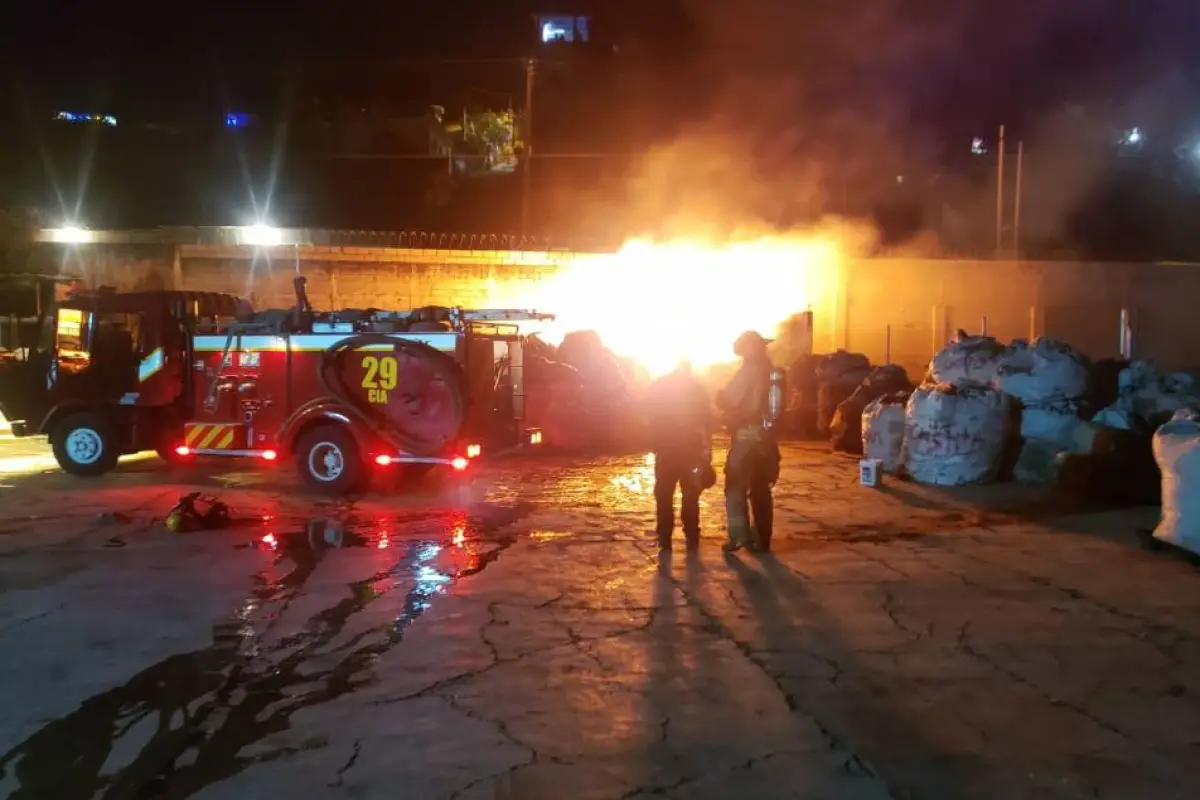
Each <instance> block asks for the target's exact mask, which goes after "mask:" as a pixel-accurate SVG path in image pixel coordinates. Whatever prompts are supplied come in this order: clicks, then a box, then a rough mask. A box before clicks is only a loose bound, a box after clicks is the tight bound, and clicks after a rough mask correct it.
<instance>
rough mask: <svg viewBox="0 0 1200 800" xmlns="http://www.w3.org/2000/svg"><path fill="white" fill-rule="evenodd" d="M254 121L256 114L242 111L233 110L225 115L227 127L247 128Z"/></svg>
mask: <svg viewBox="0 0 1200 800" xmlns="http://www.w3.org/2000/svg"><path fill="white" fill-rule="evenodd" d="M252 122H254V116H253V115H252V114H246V113H245V112H242V111H231V112H229V113H228V114H226V115H225V127H226V128H245V127H246V126H248V125H249V124H250V123H252Z"/></svg>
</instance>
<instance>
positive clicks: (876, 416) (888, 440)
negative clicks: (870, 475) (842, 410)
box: [862, 392, 909, 472]
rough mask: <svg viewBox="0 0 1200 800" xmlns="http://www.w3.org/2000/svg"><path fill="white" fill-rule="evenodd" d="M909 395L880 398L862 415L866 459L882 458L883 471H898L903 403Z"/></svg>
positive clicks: (906, 393) (902, 393) (868, 405)
mask: <svg viewBox="0 0 1200 800" xmlns="http://www.w3.org/2000/svg"><path fill="white" fill-rule="evenodd" d="M908 396H909V394H908V392H893V393H892V394H885V395H883V396H882V397H877V398H876V399H874V400H872V401H871V402H870V403H868V404H867V407H866V408H864V409H863V413H862V443H863V457H864V458H875V459H879V462H880V463H881V464H882V466H883V471H884V472H895V471H896V470H897V469H898V468H899V467H900V465H901V464H902V463H903V461H902V453H903V450H904V403H905V401H906V400H907V399H908Z"/></svg>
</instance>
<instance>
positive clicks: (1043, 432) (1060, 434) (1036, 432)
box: [1005, 392, 1079, 448]
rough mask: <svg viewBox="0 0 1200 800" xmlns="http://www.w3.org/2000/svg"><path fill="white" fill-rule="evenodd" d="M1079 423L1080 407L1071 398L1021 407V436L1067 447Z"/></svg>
mask: <svg viewBox="0 0 1200 800" xmlns="http://www.w3.org/2000/svg"><path fill="white" fill-rule="evenodd" d="M1005 394H1008V393H1007V392H1005ZM1078 423H1079V407H1078V406H1076V405H1075V403H1074V402H1073V401H1071V400H1058V401H1055V402H1045V403H1040V404H1038V405H1026V406H1024V407H1023V408H1022V409H1021V438H1022V439H1027V440H1028V439H1039V440H1041V441H1045V442H1054V443H1057V444H1061V445H1062V446H1063V448H1065V447H1066V445H1067V443H1068V442H1070V441H1071V436H1072V431H1073V430H1074V429H1075V426H1076V425H1077V424H1078Z"/></svg>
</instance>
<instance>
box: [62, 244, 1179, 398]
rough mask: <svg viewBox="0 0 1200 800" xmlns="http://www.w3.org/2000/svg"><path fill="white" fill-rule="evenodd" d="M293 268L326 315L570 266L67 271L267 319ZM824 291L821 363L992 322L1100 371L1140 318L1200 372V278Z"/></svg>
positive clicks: (863, 275) (937, 280) (871, 285)
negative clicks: (232, 303)
mask: <svg viewBox="0 0 1200 800" xmlns="http://www.w3.org/2000/svg"><path fill="white" fill-rule="evenodd" d="M297 257H299V266H300V270H301V273H302V274H303V275H304V276H305V277H307V278H308V289H309V295H310V297H311V299H312V301H313V304H314V305H315V306H317V307H318V308H339V307H343V308H344V307H349V308H364V307H381V308H414V307H419V306H423V305H450V304H455V305H462V306H467V307H471V306H475V307H478V306H480V305H483V304H485V303H487V302H489V298H495V297H496V296H497V294H499V295H501V296H503V297H504V298H505V301H506V302H508V303H511V304H528V305H532V304H534V303H535V302H536V298H535V295H534V288H535V287H536V286H537V285H538V284H539V283H540V282H541V281H544V280H545V279H546V278H547V277H548V276H550V275H552V274H554V272H555V271H557V270H559V269H563V268H569V265H570V264H571V262H572V261H573V260H574V258H575V256H574V255H573V254H571V253H561V252H551V253H544V252H542V253H539V252H523V251H448V250H416V249H402V248H373V247H315V246H304V247H300V248H291V247H281V248H275V250H274V251H273V252H269V257H268V256H265V255H263V251H258V255H257V256H256V255H255V251H254V250H253V249H252V248H245V247H233V246H222V245H107V244H105V245H92V246H89V247H87V248H78V250H77V251H76V252H75V253H74V255H73V256H71V257H70V258H68V259H66V260H65V261H64V266H65V269H67V270H69V271H71V272H81V273H82V274H84V275H85V276H86V277H87V279H88V282H89V283H91V284H93V285H102V284H103V285H112V286H116V287H118V288H120V289H126V290H128V289H166V288H182V289H190V290H198V291H222V292H234V293H237V294H242V295H245V296H248V297H250V298H251V299H252V300H253V301H254V304H255V306H256V307H259V308H270V307H288V306H290V305H291V304H292V287H291V281H292V278H293V277H294V275H295V272H296V264H297ZM821 283H823V284H824V285H826V286H829V287H830V288H829V289H828V296H826V297H819V298H811V302H812V307H813V308H814V309H815V310H816V320H815V327H816V330H815V343H816V348H817V349H818V350H819V351H824V350H830V349H833V348H836V347H845V348H847V349H852V350H858V351H862V352H865V353H866V354H867V355H868V356H870V358H871V360H872V361H873V362H876V363H882V362H884V361H885V360H886V359H887V357H888V355H889V349H890V359H891V361H892V362H894V363H898V364H902V365H903V366H905V367H906V368H907V369H909V371H910V372H912V373H913V374H914V375H919V374H921V373H922V372H923V370H924V368H925V365H926V364H927V363H928V360H929V358H930V356H931V355H932V353H933V351H934V350H935V349H936V348H937V347H940V346H941V345H942V344H944V343H945V342H946V341H947V340H948V339H949V338H950V337H952V336H953V334H954V332H955V330H956V329H958V328H963V329H965V330H967V331H968V332H971V333H978V332H980V331H982V330H983V327H984V319H985V317H986V326H987V332H988V333H990V334H992V335H993V336H997V337H999V338H1001V339H1005V340H1007V339H1012V338H1014V337H1033V336H1051V337H1054V338H1057V339H1061V340H1063V341H1066V342H1068V343H1070V344H1072V345H1073V346H1075V347H1076V348H1077V349H1079V350H1081V351H1083V352H1085V353H1087V354H1088V355H1089V356H1091V357H1092V358H1096V359H1099V358H1105V357H1109V356H1116V355H1117V354H1118V349H1119V341H1120V334H1119V321H1120V315H1121V309H1128V310H1129V311H1130V312H1131V320H1132V327H1133V342H1134V353H1135V355H1137V356H1139V357H1146V358H1152V359H1154V360H1156V361H1158V362H1159V363H1160V364H1161V365H1162V366H1164V367H1167V368H1184V367H1196V366H1200V303H1198V300H1200V266H1193V265H1170V264H1087V263H1072V262H1004V261H952V260H916V259H913V260H906V259H870V260H859V261H853V262H851V263H849V264H846V265H843V266H842V267H840V268H838V275H837V279H836V280H833V281H822V282H821ZM767 288H768V290H769V287H767ZM525 298H528V299H527V300H526V299H525ZM539 310H543V311H549V312H553V311H555V309H550V308H547V309H539ZM797 310H801V309H797ZM631 324H636V321H633V320H631ZM889 330H890V348H889Z"/></svg>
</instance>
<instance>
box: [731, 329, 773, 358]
mask: <svg viewBox="0 0 1200 800" xmlns="http://www.w3.org/2000/svg"><path fill="white" fill-rule="evenodd" d="M769 342H770V340H769V339H765V338H763V336H762V334H760V333H759V332H758V331H746V332H745V333H743V334H742V335H741V336H739V337H738V338H737V339H735V340H734V342H733V352H734V355H736V356H738V357H739V358H749V357H750V356H755V355H759V354H762V353H765V352H766V349H767V344H768V343H769Z"/></svg>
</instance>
